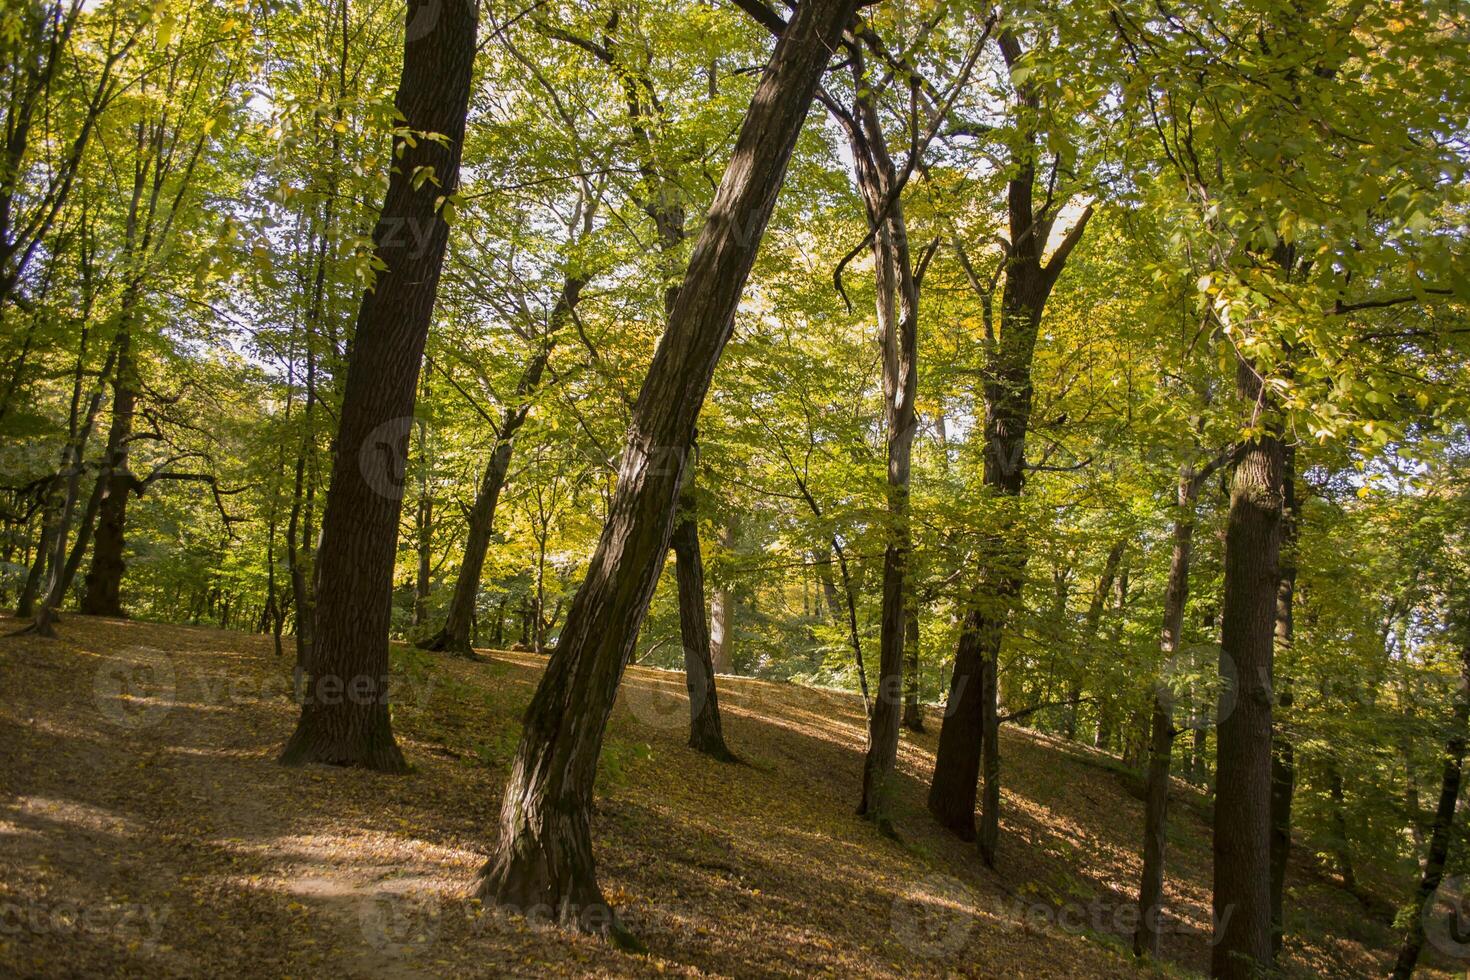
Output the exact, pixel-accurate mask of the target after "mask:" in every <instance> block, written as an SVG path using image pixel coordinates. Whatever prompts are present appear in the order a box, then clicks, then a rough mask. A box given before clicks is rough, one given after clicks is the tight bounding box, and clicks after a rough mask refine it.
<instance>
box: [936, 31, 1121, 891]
mask: <svg viewBox="0 0 1470 980" xmlns="http://www.w3.org/2000/svg"><path fill="white" fill-rule="evenodd" d="M998 41H999V44H1000V49H1001V54H1002V56H1003V57H1004V59H1005V61H1006V63H1007V65H1012V66H1014V65H1015V64H1016V62H1017V61H1018V60H1019V59H1020V58H1021V55H1022V51H1021V47H1020V44H1019V42H1018V41H1017V39H1016V38H1015V36H1014V35H1013V34H1011V32H1009V31H1002V32H1001V34H1000V37H999V39H998ZM1016 96H1017V101H1018V103H1019V104H1020V105H1019V108H1020V109H1021V111H1023V112H1025V113H1028V114H1031V113H1036V112H1038V110H1039V108H1040V95H1039V93H1038V92H1037V90H1036V89H1035V88H1034V86H1033V85H1031V84H1028V83H1026V82H1022V83H1020V84H1018V85H1017V87H1016ZM1024 135H1025V137H1026V146H1024V147H1023V148H1021V149H1020V150H1019V151H1018V153H1017V156H1016V160H1015V163H1016V173H1015V176H1014V177H1013V178H1011V179H1010V180H1009V181H1008V182H1007V184H1006V207H1007V214H1008V218H1009V224H1010V243H1009V245H1008V246H1007V248H1006V254H1005V265H1004V280H1005V281H1004V283H1003V286H1002V291H1001V327H1002V329H1001V330H999V331H995V330H994V329H993V326H992V324H991V323H990V318H989V310H990V303H991V293H982V296H981V299H982V302H983V304H984V309H985V311H986V317H985V323H986V328H987V336H986V340H987V347H988V357H987V363H986V365H985V377H984V386H983V395H984V401H985V428H984V439H985V447H984V449H985V460H984V472H983V476H982V482H983V484H984V486H985V489H986V492H987V493H989V494H991V495H993V496H995V497H998V498H1000V499H1001V500H1003V501H1006V502H1007V504H1008V505H1009V507H1008V511H1013V510H1014V506H1015V502H1016V498H1018V497H1019V496H1020V495H1021V491H1022V488H1023V486H1024V484H1025V474H1026V431H1027V428H1028V426H1029V425H1030V422H1031V401H1032V394H1033V388H1032V382H1031V359H1032V355H1033V354H1034V353H1035V349H1036V339H1037V335H1038V333H1039V331H1040V326H1041V316H1042V312H1043V310H1044V309H1045V307H1046V301H1047V298H1048V297H1049V296H1050V295H1051V290H1052V288H1053V287H1054V286H1055V285H1056V281H1057V279H1058V277H1059V276H1060V275H1061V273H1062V270H1063V268H1064V267H1065V265H1066V262H1067V258H1068V256H1069V255H1070V254H1071V252H1072V249H1073V248H1075V247H1076V244H1077V242H1078V241H1080V240H1081V238H1082V234H1083V232H1084V231H1085V229H1086V227H1087V222H1088V220H1089V218H1090V217H1091V215H1092V209H1091V208H1087V209H1084V210H1083V212H1082V215H1081V216H1080V217H1079V218H1078V220H1077V223H1076V224H1075V225H1073V227H1072V228H1071V230H1070V231H1068V232H1067V234H1066V235H1065V236H1064V237H1063V239H1062V241H1061V242H1060V244H1058V246H1057V247H1056V249H1055V250H1054V251H1053V253H1052V256H1051V258H1050V259H1049V260H1048V261H1047V262H1046V264H1045V265H1043V264H1042V262H1041V257H1042V253H1043V250H1044V248H1045V246H1046V243H1047V239H1048V238H1049V237H1050V234H1051V228H1052V222H1053V220H1054V214H1053V213H1050V212H1048V210H1047V208H1045V207H1043V208H1042V209H1040V211H1039V212H1038V209H1037V208H1036V207H1035V203H1034V198H1035V192H1036V186H1035V184H1036V164H1035V141H1036V133H1035V132H1034V131H1030V130H1028V131H1027V132H1025V134H1024ZM967 264H968V263H967ZM1006 525H1007V526H1004V527H1002V528H1000V529H999V531H998V532H997V533H996V534H994V535H993V536H992V537H991V539H990V540H989V541H987V542H986V543H985V545H984V546H983V547H982V549H981V554H980V558H979V562H978V565H979V573H980V574H979V582H978V585H977V588H976V590H975V595H974V598H973V600H972V601H971V603H970V605H969V608H968V609H967V610H966V612H965V615H964V621H963V622H964V625H963V628H962V630H961V633H960V642H959V647H958V649H957V650H956V651H955V663H954V674H953V676H952V677H951V679H950V691H949V701H948V703H947V704H946V706H945V713H944V721H943V723H942V725H941V726H940V730H939V748H938V751H937V752H936V754H935V757H934V777H933V781H932V783H931V785H930V788H929V810H930V812H932V813H933V814H934V816H935V818H936V819H938V821H939V823H940V824H941V825H943V826H944V827H946V828H948V829H949V830H951V831H952V832H954V833H956V834H958V835H959V836H960V837H962V838H965V839H969V838H971V837H973V836H974V835H975V830H974V826H975V824H974V820H975V816H974V803H975V781H976V779H977V778H978V776H979V768H980V763H981V754H982V752H983V753H984V755H985V763H984V764H985V770H986V772H987V773H988V774H991V777H992V778H990V779H988V780H987V783H988V786H987V789H986V791H985V806H984V808H983V809H984V813H983V815H982V827H981V832H980V835H979V836H980V853H981V857H982V858H983V859H984V860H985V861H986V862H987V863H993V861H994V859H995V845H996V841H997V838H998V834H999V803H1000V778H999V773H1000V745H999V742H998V740H997V739H995V738H994V737H991V738H990V739H988V740H986V739H985V736H986V734H987V733H989V734H990V735H992V736H994V735H995V734H996V733H997V732H998V731H999V721H998V718H997V717H996V705H997V702H998V698H997V695H996V692H995V691H994V690H993V688H994V687H995V683H994V681H995V679H997V678H998V676H999V670H998V667H997V661H998V658H999V656H1000V649H1001V641H1002V636H1003V634H1004V630H1005V624H1006V621H1007V620H1008V619H1009V618H1010V612H1011V608H1012V606H1013V604H1014V603H1015V601H1016V600H1017V599H1018V598H1019V597H1020V594H1021V583H1022V579H1021V572H1022V570H1023V568H1024V566H1025V564H1026V558H1027V545H1026V542H1025V540H1024V539H1022V538H1021V536H1020V529H1019V526H1018V525H1017V524H1016V523H1015V522H1014V521H1013V520H1011V519H1008V520H1007V521H1006ZM982 741H983V742H984V744H983V745H982V744H981V743H982Z"/></svg>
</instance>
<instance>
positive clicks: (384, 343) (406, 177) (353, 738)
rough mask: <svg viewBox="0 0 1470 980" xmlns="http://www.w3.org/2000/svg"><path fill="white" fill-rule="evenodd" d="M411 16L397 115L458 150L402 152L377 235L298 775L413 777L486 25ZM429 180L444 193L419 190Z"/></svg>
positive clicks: (290, 753) (444, 14)
mask: <svg viewBox="0 0 1470 980" xmlns="http://www.w3.org/2000/svg"><path fill="white" fill-rule="evenodd" d="M407 17H408V22H409V23H411V24H415V30H413V31H410V32H409V36H408V37H407V39H406V40H405V43H404V55H403V73H402V76H401V80H400V82H399V87H398V98H397V106H398V109H399V111H400V112H401V113H402V114H403V117H404V119H405V125H407V126H408V127H410V128H412V129H414V130H416V131H427V132H433V133H439V134H442V135H443V136H444V137H445V140H444V141H443V142H440V141H437V140H428V139H420V140H418V141H417V142H416V144H415V145H414V146H412V147H410V146H408V145H407V144H406V143H402V142H400V143H399V144H398V145H397V146H396V147H395V150H402V154H401V155H400V156H398V157H397V160H398V164H397V167H396V168H395V170H394V172H393V174H392V176H391V177H390V178H389V181H388V192H387V196H386V197H385V199H384V202H383V209H382V212H381V214H380V216H379V218H378V223H377V226H376V228H375V229H374V232H373V242H374V248H375V253H376V255H377V257H378V258H379V259H380V260H381V262H382V264H383V271H382V272H380V273H379V275H378V278H377V282H376V283H375V285H374V288H373V289H372V290H371V291H370V292H368V293H367V294H366V295H365V296H364V298H363V301H362V306H361V307H360V309H359V311H358V317H357V327H356V331H355V333H354V335H353V340H352V355H351V359H350V363H349V366H348V373H347V384H346V387H345V389H344V392H343V399H342V408H341V411H340V414H339V419H340V423H339V427H338V431H337V446H336V448H337V452H336V458H335V460H334V463H333V472H332V482H331V487H330V489H329V491H328V494H327V504H326V511H325V513H324V515H323V519H322V541H321V547H320V549H319V551H318V555H317V562H316V584H317V589H316V621H315V628H314V636H313V638H312V646H311V663H310V675H311V676H310V677H309V679H308V683H307V685H306V690H305V692H304V695H305V697H304V701H303V704H302V710H301V718H300V721H299V722H298V724H297V728H296V732H295V734H294V735H292V737H291V740H290V741H289V742H288V743H287V745H286V748H285V750H284V751H283V752H282V754H281V761H282V762H283V763H286V764H288V765H299V764H304V763H308V762H327V763H333V764H339V765H361V766H366V767H368V768H372V769H379V770H386V771H399V770H402V769H403V768H404V760H403V755H402V753H401V752H400V751H399V749H398V746H397V743H396V742H395V741H394V739H393V732H392V727H391V723H390V721H389V713H388V628H389V622H390V614H391V607H392V591H393V565H394V560H395V553H396V550H397V537H398V521H399V516H400V512H401V510H402V505H403V464H404V456H405V454H406V451H407V440H408V436H409V430H410V427H411V425H412V414H413V407H414V397H415V395H416V393H417V388H418V375H419V368H420V362H421V361H422V358H423V350H424V341H425V338H426V337H427V335H428V329H429V321H430V317H431V315H432V313H433V308H434V299H435V294H436V292H437V289H438V283H439V272H440V268H441V265H442V262H443V258H444V251H445V247H446V244H447V242H448V237H449V227H448V225H447V224H446V223H445V222H444V220H443V218H442V217H441V216H440V214H439V212H438V209H437V207H436V206H435V202H436V199H437V198H439V197H440V196H441V195H446V194H450V193H452V192H453V191H454V190H455V188H456V186H457V185H458V180H459V161H460V151H461V148H462V146H463V143H464V131H465V116H466V113H467V111H468V105H469V93H470V76H471V72H472V68H473V64H474V54H475V28H476V14H475V7H474V4H473V3H471V2H469V0H435V2H433V3H430V2H429V0H416V2H413V3H410V4H409V7H408V10H407ZM416 18H421V19H419V20H416ZM423 167H432V168H433V170H434V176H435V180H436V181H437V186H436V183H435V182H433V181H425V180H421V179H419V180H416V178H417V177H420V175H421V173H422V171H421V170H420V168H423ZM415 183H418V184H419V186H418V187H415V186H414V185H415Z"/></svg>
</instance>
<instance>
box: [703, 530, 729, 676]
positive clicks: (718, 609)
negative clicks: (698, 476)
mask: <svg viewBox="0 0 1470 980" xmlns="http://www.w3.org/2000/svg"><path fill="white" fill-rule="evenodd" d="M720 547H722V548H725V549H727V550H728V549H730V548H733V547H735V519H734V518H733V517H732V518H731V519H730V520H729V521H728V522H727V523H726V524H725V525H724V526H723V527H721V528H720ZM709 620H710V656H711V658H712V659H713V661H714V668H715V673H717V674H729V673H733V672H734V670H735V633H734V631H735V596H734V595H733V594H732V593H731V592H730V590H729V589H725V588H717V589H715V591H714V593H713V595H712V596H711V597H710V603H709Z"/></svg>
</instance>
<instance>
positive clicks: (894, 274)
mask: <svg viewBox="0 0 1470 980" xmlns="http://www.w3.org/2000/svg"><path fill="white" fill-rule="evenodd" d="M851 67H852V73H853V85H854V88H855V90H856V91H857V93H858V94H857V98H856V104H855V106H854V111H853V113H852V114H851V115H848V114H845V113H842V114H839V120H840V121H841V122H842V124H843V126H844V128H845V129H846V131H847V136H848V143H849V145H850V147H851V150H852V156H853V161H854V168H855V171H856V174H857V184H858V189H859V191H860V192H861V194H862V198H863V204H864V207H865V208H866V211H867V218H868V229H869V232H870V234H871V235H872V240H873V241H872V251H873V270H874V293H875V295H876V297H877V312H878V331H879V336H880V342H881V346H882V352H883V405H884V423H885V428H886V429H887V443H888V445H887V449H888V487H887V489H888V493H887V505H888V535H887V538H888V541H887V544H886V546H885V548H884V554H883V601H882V615H881V619H880V631H879V642H878V693H877V697H876V698H875V699H874V703H873V710H872V713H871V716H870V717H869V719H868V751H867V754H866V757H865V758H864V760H863V788H862V796H861V798H860V800H859V802H858V813H859V814H861V815H863V816H866V817H868V818H869V819H870V820H872V821H873V822H874V823H875V824H877V826H878V828H879V830H880V831H882V832H883V833H887V834H891V833H892V832H893V828H892V821H891V811H892V799H891V797H892V795H893V785H892V784H893V767H894V764H895V762H896V761H897V758H898V728H899V721H900V715H901V713H902V710H903V704H902V697H903V661H904V641H905V638H906V631H905V627H904V613H905V608H904V607H905V602H906V600H905V592H906V579H907V574H908V561H909V552H910V551H911V550H912V547H913V545H912V534H911V531H910V528H909V473H910V469H911V461H912V457H913V445H914V433H915V430H916V429H917V428H918V418H917V416H916V414H915V411H914V398H915V395H916V393H917V388H918V377H919V375H918V325H919V322H918V321H919V283H918V279H917V278H916V276H915V274H914V267H913V261H912V256H911V254H910V251H909V241H908V229H907V224H906V223H905V221H904V216H903V205H902V203H901V202H900V201H899V200H897V199H896V196H895V195H896V194H897V192H898V191H899V187H898V184H897V179H898V178H897V172H896V170H895V168H894V165H893V160H892V158H891V157H890V156H889V154H888V145H887V141H886V140H885V139H884V136H883V125H882V120H881V119H880V118H879V116H878V109H877V105H876V101H875V99H874V96H873V94H872V91H871V88H870V87H869V86H870V82H869V80H868V79H867V78H866V77H865V75H864V70H863V59H862V56H861V53H860V52H859V51H857V50H854V52H853V53H852V66H851Z"/></svg>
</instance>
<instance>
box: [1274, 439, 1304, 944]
mask: <svg viewBox="0 0 1470 980" xmlns="http://www.w3.org/2000/svg"><path fill="white" fill-rule="evenodd" d="M1281 459H1282V476H1281V490H1282V514H1281V560H1280V561H1281V580H1280V583H1279V584H1278V585H1277V587H1276V654H1275V656H1276V657H1279V658H1281V660H1282V661H1283V662H1284V661H1286V660H1289V659H1290V656H1291V649H1292V643H1293V642H1294V641H1295V623H1294V621H1293V618H1292V602H1293V599H1294V598H1295V594H1296V547H1297V536H1298V534H1299V533H1300V527H1301V524H1300V521H1299V519H1298V515H1297V503H1296V447H1295V446H1292V445H1287V446H1284V447H1283V448H1282V457H1281ZM1273 686H1274V687H1275V689H1276V704H1277V707H1278V708H1279V709H1280V711H1279V713H1277V714H1276V715H1275V717H1274V719H1273V720H1274V722H1275V731H1274V733H1273V737H1272V741H1271V957H1272V960H1273V961H1274V960H1275V958H1276V957H1277V956H1278V955H1280V953H1281V944H1282V941H1283V940H1284V939H1285V938H1286V915H1285V907H1284V905H1283V898H1284V895H1285V890H1286V864H1287V859H1288V857H1289V856H1290V854H1291V798H1292V795H1293V793H1294V791H1295V789H1296V760H1295V754H1294V750H1293V748H1292V743H1291V736H1290V734H1289V733H1288V732H1287V731H1286V724H1285V723H1286V720H1287V717H1288V716H1289V713H1290V711H1291V706H1292V690H1291V676H1290V675H1289V674H1288V673H1287V672H1286V671H1285V670H1278V671H1276V677H1275V684H1274V685H1273Z"/></svg>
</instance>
